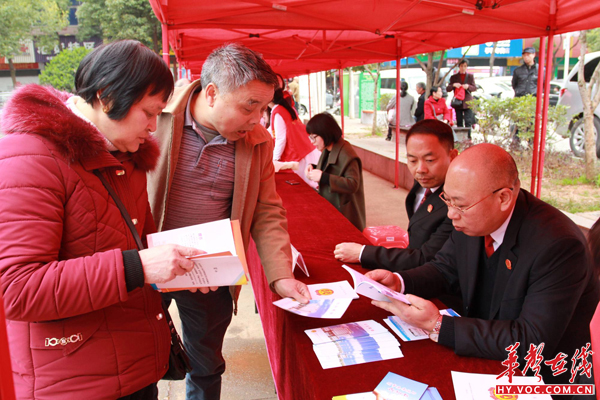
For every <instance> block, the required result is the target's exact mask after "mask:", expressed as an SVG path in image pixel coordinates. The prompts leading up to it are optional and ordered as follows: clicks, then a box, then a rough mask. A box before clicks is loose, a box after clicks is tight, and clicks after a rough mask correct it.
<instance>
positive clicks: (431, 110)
mask: <svg viewBox="0 0 600 400" xmlns="http://www.w3.org/2000/svg"><path fill="white" fill-rule="evenodd" d="M429 92H430V96H429V98H428V99H427V100H425V105H424V113H425V119H438V120H440V121H442V122H444V123H446V124H448V125H452V112H451V111H450V109H449V108H448V106H447V105H446V100H444V98H443V97H442V88H441V87H439V86H432V87H431V90H430V91H429Z"/></svg>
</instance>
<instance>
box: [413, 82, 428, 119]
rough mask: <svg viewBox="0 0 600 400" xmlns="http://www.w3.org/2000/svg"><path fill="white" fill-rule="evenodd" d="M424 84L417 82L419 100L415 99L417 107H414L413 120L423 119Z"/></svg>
mask: <svg viewBox="0 0 600 400" xmlns="http://www.w3.org/2000/svg"><path fill="white" fill-rule="evenodd" d="M425 88H426V86H425V84H424V83H423V82H419V83H417V87H416V90H417V93H418V94H419V100H417V108H415V121H417V122H419V121H423V119H425V92H426V90H425Z"/></svg>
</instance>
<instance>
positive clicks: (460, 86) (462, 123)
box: [446, 59, 477, 139]
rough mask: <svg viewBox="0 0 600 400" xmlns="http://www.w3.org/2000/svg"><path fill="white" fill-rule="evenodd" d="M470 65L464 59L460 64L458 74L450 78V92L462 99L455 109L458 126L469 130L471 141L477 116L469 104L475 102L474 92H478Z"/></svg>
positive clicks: (448, 88)
mask: <svg viewBox="0 0 600 400" xmlns="http://www.w3.org/2000/svg"><path fill="white" fill-rule="evenodd" d="M468 66H469V63H468V61H467V60H465V59H463V60H461V62H460V63H458V74H454V75H452V76H451V77H450V81H449V83H448V87H447V88H446V89H447V90H448V92H450V91H454V97H455V98H461V100H462V103H461V105H460V106H458V107H454V106H453V108H454V110H455V111H456V126H458V127H464V128H469V134H468V135H469V139H471V127H472V126H473V124H474V123H475V116H474V115H473V110H471V107H470V106H469V104H468V102H469V101H471V100H473V95H472V94H471V93H472V92H474V91H476V90H477V86H475V78H474V77H473V74H469V73H468V72H467V68H468Z"/></svg>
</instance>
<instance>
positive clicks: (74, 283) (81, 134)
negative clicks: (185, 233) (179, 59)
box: [0, 40, 201, 400]
mask: <svg viewBox="0 0 600 400" xmlns="http://www.w3.org/2000/svg"><path fill="white" fill-rule="evenodd" d="M75 89H76V95H75V96H73V95H72V94H70V93H63V92H59V91H57V90H54V89H52V88H50V87H42V86H38V85H27V86H23V87H22V88H20V89H17V90H16V91H15V93H14V95H13V96H12V98H11V99H10V100H9V101H8V103H7V104H6V105H5V108H4V112H3V118H2V128H3V131H4V133H5V134H6V136H5V137H4V138H3V139H2V146H0V188H1V190H0V214H1V215H2V216H3V221H2V229H0V282H1V286H0V289H1V290H2V292H3V297H4V299H5V303H4V304H5V306H6V317H7V319H8V320H9V321H8V324H7V331H8V337H9V345H10V353H11V358H12V359H13V362H12V365H13V377H14V381H15V387H16V391H17V397H18V398H20V399H21V398H22V399H34V398H35V399H41V398H43V399H65V398H70V399H119V398H122V399H128V400H134V399H156V398H157V394H158V393H157V388H156V382H157V381H158V380H159V379H161V378H162V377H163V375H164V374H165V372H166V371H167V369H168V366H169V349H170V342H171V335H170V333H169V326H168V325H167V322H166V318H165V315H164V310H163V308H162V302H161V296H160V294H159V293H158V292H157V291H156V290H154V289H153V288H152V286H151V285H152V284H154V283H164V282H168V281H170V280H172V279H173V278H175V276H176V275H182V274H184V273H186V272H187V271H189V270H191V269H192V268H193V265H194V264H193V263H192V261H190V260H188V259H187V258H186V256H192V255H195V254H198V253H201V252H200V251H198V250H195V249H192V248H188V247H182V246H175V245H163V246H158V247H154V248H152V249H146V250H142V249H138V248H137V246H136V241H135V240H134V236H133V234H132V232H131V231H130V230H129V229H128V227H127V225H126V222H125V220H124V218H123V216H122V215H121V212H120V209H119V207H118V206H117V204H116V201H114V200H113V199H114V198H118V199H119V200H120V201H121V203H122V204H123V206H124V209H126V211H127V213H128V214H129V216H130V218H131V222H132V224H133V226H135V229H136V230H137V233H138V235H139V236H140V237H141V238H142V240H143V241H144V242H145V238H146V235H147V234H148V233H152V232H154V231H155V228H154V222H153V219H152V214H151V212H150V207H149V205H148V194H147V191H146V172H147V171H149V170H151V169H153V168H154V166H155V165H156V163H157V159H158V153H159V150H158V146H157V144H156V142H155V141H154V139H153V137H152V134H151V133H152V132H154V131H155V130H156V118H157V115H158V114H160V113H161V112H162V109H163V108H164V107H165V105H166V102H167V100H168V99H169V97H170V96H171V93H172V92H173V77H172V75H171V72H170V71H169V68H168V66H167V65H166V64H165V63H164V62H163V60H162V59H161V58H160V57H159V56H158V55H157V54H156V53H154V52H153V51H152V50H150V49H148V48H147V47H145V46H144V45H142V44H141V43H140V42H137V41H134V40H124V41H118V42H113V43H110V44H106V45H102V46H100V47H98V48H96V49H95V50H94V51H92V52H91V53H90V54H88V55H87V56H86V57H85V58H84V59H83V61H82V62H81V64H80V65H79V68H78V70H77V73H76V75H75ZM109 187H110V188H111V190H112V191H113V192H114V195H115V197H113V196H112V195H111V194H109V193H110V191H109Z"/></svg>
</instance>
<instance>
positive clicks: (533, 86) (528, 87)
mask: <svg viewBox="0 0 600 400" xmlns="http://www.w3.org/2000/svg"><path fill="white" fill-rule="evenodd" d="M537 81H538V65H537V64H535V63H534V64H533V65H532V66H531V67H528V66H527V64H523V65H521V66H520V67H517V68H516V69H515V70H514V71H513V78H512V87H513V90H514V91H515V97H521V96H526V95H528V94H530V95H533V96H535V95H536V93H537Z"/></svg>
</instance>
